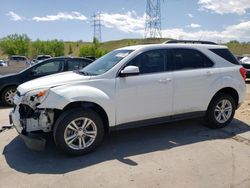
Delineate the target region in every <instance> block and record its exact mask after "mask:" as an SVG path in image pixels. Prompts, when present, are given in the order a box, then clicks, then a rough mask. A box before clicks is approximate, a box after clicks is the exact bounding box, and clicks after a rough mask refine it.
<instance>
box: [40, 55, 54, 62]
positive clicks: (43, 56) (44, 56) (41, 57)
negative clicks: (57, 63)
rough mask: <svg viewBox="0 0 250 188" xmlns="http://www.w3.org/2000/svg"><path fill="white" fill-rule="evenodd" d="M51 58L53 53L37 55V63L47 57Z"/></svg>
mask: <svg viewBox="0 0 250 188" xmlns="http://www.w3.org/2000/svg"><path fill="white" fill-rule="evenodd" d="M49 58H51V55H39V56H37V58H36V60H37V63H39V62H41V61H43V60H45V59H49Z"/></svg>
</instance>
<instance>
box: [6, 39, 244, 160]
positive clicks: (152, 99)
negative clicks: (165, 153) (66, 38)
mask: <svg viewBox="0 0 250 188" xmlns="http://www.w3.org/2000/svg"><path fill="white" fill-rule="evenodd" d="M245 74H246V70H245V69H244V68H242V66H240V65H239V64H238V61H237V60H236V59H235V58H234V56H233V55H232V54H231V53H230V52H229V50H228V49H227V47H225V46H220V45H215V44H210V43H209V44H206V43H205V44H175V43H173V42H172V43H171V44H156V45H141V46H129V47H125V48H121V49H117V50H114V51H112V52H110V53H108V54H107V55H105V56H103V57H102V58H100V59H98V60H96V61H95V62H94V63H92V64H90V65H89V66H87V67H85V68H84V69H82V70H80V71H75V72H66V73H60V74H56V75H51V76H46V77H43V78H39V79H36V80H33V81H29V82H26V83H24V84H22V85H20V86H19V87H18V89H17V90H18V91H17V94H16V96H15V99H14V103H15V105H16V106H15V108H14V110H13V112H11V114H10V121H11V123H13V124H14V126H15V127H16V129H17V131H18V133H19V134H20V136H21V137H22V138H23V139H24V141H25V143H26V145H27V146H28V147H29V148H32V149H41V147H43V146H44V145H45V141H44V140H43V139H40V140H38V139H37V138H34V137H31V136H33V134H31V133H33V132H37V131H40V132H41V131H43V132H53V135H54V140H55V143H56V145H57V146H58V147H59V148H60V149H61V150H63V151H64V152H66V153H68V154H72V155H81V154H85V153H87V152H89V151H91V150H93V149H94V148H96V147H97V145H99V144H100V143H101V142H102V140H103V138H104V136H105V135H106V134H107V133H108V132H109V131H110V130H111V129H114V128H122V127H134V126H138V125H152V124H158V123H163V122H168V121H173V120H180V119H189V118H194V117H204V118H205V120H206V123H207V125H208V126H209V127H211V128H220V127H224V126H226V125H228V124H229V123H230V122H231V121H232V119H233V117H234V113H235V110H236V109H237V108H238V107H239V106H240V104H241V103H242V102H243V99H244V97H245V91H246V87H245V78H246V76H245Z"/></svg>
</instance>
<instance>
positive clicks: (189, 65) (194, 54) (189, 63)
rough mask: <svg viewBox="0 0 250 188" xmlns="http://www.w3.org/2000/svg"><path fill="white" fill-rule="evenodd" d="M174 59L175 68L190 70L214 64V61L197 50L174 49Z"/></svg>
mask: <svg viewBox="0 0 250 188" xmlns="http://www.w3.org/2000/svg"><path fill="white" fill-rule="evenodd" d="M172 61H173V62H174V69H175V70H188V69H199V68H208V67H212V66H213V62H212V61H211V60H210V59H208V58H207V57H206V56H205V55H203V54H202V53H201V52H199V51H197V50H192V49H173V50H172Z"/></svg>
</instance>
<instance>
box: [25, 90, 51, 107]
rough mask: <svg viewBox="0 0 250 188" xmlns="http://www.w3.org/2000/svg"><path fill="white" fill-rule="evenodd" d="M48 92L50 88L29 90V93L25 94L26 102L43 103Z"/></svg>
mask: <svg viewBox="0 0 250 188" xmlns="http://www.w3.org/2000/svg"><path fill="white" fill-rule="evenodd" d="M48 92H49V89H48V88H44V89H35V90H32V91H29V92H28V93H26V94H25V96H24V98H23V101H25V102H26V103H35V104H38V103H41V102H43V101H44V99H45V98H46V97H47V95H48Z"/></svg>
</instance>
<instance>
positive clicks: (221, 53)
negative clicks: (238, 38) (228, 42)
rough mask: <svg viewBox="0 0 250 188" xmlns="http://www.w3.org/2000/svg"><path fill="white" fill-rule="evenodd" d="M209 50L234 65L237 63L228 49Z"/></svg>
mask: <svg viewBox="0 0 250 188" xmlns="http://www.w3.org/2000/svg"><path fill="white" fill-rule="evenodd" d="M210 51H212V52H213V53H215V54H217V55H218V56H220V57H222V58H223V59H225V60H227V61H229V62H231V63H233V64H235V65H239V62H238V60H237V59H236V58H235V57H234V55H233V54H232V53H231V52H230V51H229V50H228V49H210Z"/></svg>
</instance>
